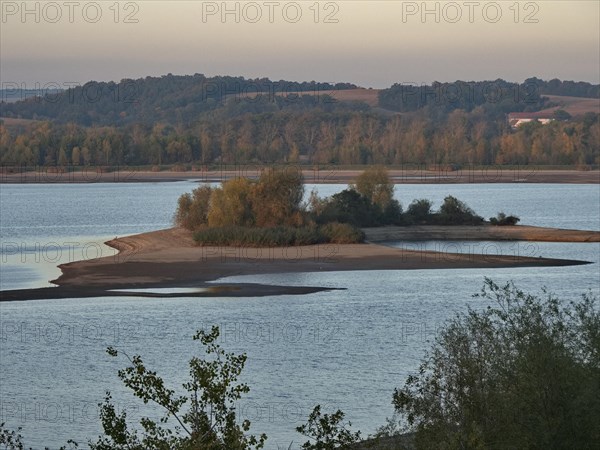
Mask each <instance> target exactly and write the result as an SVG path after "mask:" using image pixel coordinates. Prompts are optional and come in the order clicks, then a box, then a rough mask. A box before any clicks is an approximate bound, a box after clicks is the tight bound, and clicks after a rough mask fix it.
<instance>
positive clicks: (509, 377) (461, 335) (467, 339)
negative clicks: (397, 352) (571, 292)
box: [393, 279, 600, 450]
mask: <svg viewBox="0 0 600 450" xmlns="http://www.w3.org/2000/svg"><path fill="white" fill-rule="evenodd" d="M480 296H481V297H483V298H484V299H485V300H486V302H489V301H490V300H493V302H494V303H495V304H496V306H490V307H488V308H487V309H483V310H482V311H475V310H470V311H469V312H468V313H466V314H460V315H458V316H456V318H454V319H453V320H451V321H450V322H449V323H448V324H447V325H446V326H445V327H444V328H443V329H442V330H441V331H440V333H439V334H438V336H437V337H436V340H435V343H434V344H433V346H432V348H431V350H430V351H429V352H428V354H427V356H426V357H425V359H424V360H423V362H422V363H421V366H420V368H419V370H418V371H416V373H415V374H414V375H410V376H409V377H408V378H407V380H406V382H405V384H404V387H403V388H400V389H397V390H396V391H395V393H394V396H393V403H394V405H395V407H396V410H397V412H398V413H400V414H401V415H402V416H403V417H404V418H406V420H407V421H408V424H409V426H410V427H411V428H412V429H413V430H414V431H415V432H416V436H415V438H416V439H415V442H416V447H417V449H431V448H440V449H448V450H454V449H456V450H459V449H474V450H476V449H498V450H500V449H517V448H519V449H521V448H524V449H567V448H568V449H571V448H573V449H575V448H577V449H592V448H598V442H600V384H599V383H598V380H600V312H599V311H598V304H597V299H596V298H595V297H594V296H592V295H583V296H582V298H581V299H579V300H578V301H576V302H571V303H567V302H564V301H560V300H559V299H558V298H557V297H556V296H554V295H552V294H550V293H548V292H546V291H543V293H542V295H541V296H535V295H531V294H527V293H525V292H523V291H521V290H519V289H517V288H516V287H515V286H514V285H513V284H512V283H508V284H506V285H505V286H503V287H501V286H498V285H496V284H495V283H493V282H492V281H491V280H489V279H487V280H486V283H485V287H484V289H483V290H482V293H481V294H480Z"/></svg>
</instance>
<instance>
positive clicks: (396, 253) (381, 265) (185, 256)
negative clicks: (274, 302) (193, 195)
mask: <svg viewBox="0 0 600 450" xmlns="http://www.w3.org/2000/svg"><path fill="white" fill-rule="evenodd" d="M438 228H440V229H438V230H436V232H435V233H434V234H433V235H429V237H428V239H438V238H439V236H445V237H446V238H447V239H453V240H455V239H464V236H463V235H461V234H460V233H463V234H464V233H468V232H475V231H476V232H477V233H478V236H479V238H481V239H485V240H492V239H494V236H496V238H499V239H500V238H502V237H499V236H498V235H497V233H498V231H496V230H498V227H443V229H442V227H438ZM510 228H511V229H514V230H518V231H519V233H520V234H519V233H517V231H506V230H508V228H506V227H505V228H502V232H503V233H509V234H510V233H512V235H513V237H515V238H517V237H518V238H521V239H527V240H534V239H533V238H534V237H535V236H538V237H546V238H548V239H549V238H550V237H551V238H552V240H555V241H557V240H562V241H569V240H571V239H573V240H574V241H576V242H590V241H592V240H593V241H595V242H598V235H599V234H600V233H594V232H579V233H585V234H582V235H578V234H576V233H577V232H574V231H573V232H572V231H569V230H567V231H564V230H555V229H543V228H535V227H510ZM444 230H446V234H444V232H443V231H444ZM486 230H487V232H488V234H486ZM400 231H402V230H393V229H385V228H384V229H378V230H374V229H371V230H367V234H368V235H369V236H370V238H371V239H373V240H387V239H389V238H390V236H391V235H390V233H392V234H393V233H395V234H394V237H393V238H394V239H399V237H398V236H400V234H399V233H400ZM403 231H404V235H403V237H402V239H408V238H407V237H406V236H412V237H413V238H415V237H416V238H419V239H421V238H424V237H425V235H424V233H425V232H426V227H409V228H405V229H404V230H403ZM432 232H433V231H432ZM542 232H544V233H546V234H542ZM590 233H591V234H590ZM504 236H506V235H504ZM504 238H505V237H504ZM584 238H585V240H584V241H582V240H576V239H584ZM546 240H547V239H546ZM107 244H108V245H110V246H112V247H114V248H116V249H118V250H119V253H118V254H117V255H115V256H108V257H104V258H99V259H93V260H86V261H77V262H73V263H69V264H65V265H62V266H60V268H61V270H62V272H63V273H62V275H61V276H60V277H59V278H58V279H57V280H54V281H53V283H55V284H57V285H58V286H59V287H57V288H45V289H27V290H20V291H4V292H2V295H1V299H2V300H3V301H12V300H28V299H42V298H81V297H98V296H115V295H117V296H123V295H129V294H127V293H126V292H124V291H126V290H127V289H135V288H159V287H160V288H164V287H195V288H202V289H199V290H198V292H197V293H195V294H189V295H188V294H185V296H186V297H187V296H193V297H206V296H261V295H278V294H305V293H309V292H317V291H320V290H327V289H328V288H323V287H310V286H307V287H289V286H265V285H257V284H239V285H238V284H226V283H218V282H217V283H210V284H207V282H211V281H215V280H218V279H220V278H223V277H228V276H234V275H256V274H273V273H286V272H323V271H354V270H415V269H458V268H486V269H494V268H501V267H532V266H567V265H576V264H585V263H586V262H585V261H572V260H563V259H549V258H533V257H522V256H516V255H478V254H454V253H440V252H431V251H416V250H406V249H400V248H390V247H386V246H383V245H377V244H373V243H367V244H353V245H337V244H327V245H312V246H303V247H279V248H240V247H235V248H234V247H197V246H194V242H193V240H192V237H191V233H189V232H188V231H185V230H182V229H179V228H171V229H167V230H160V231H154V232H151V233H143V234H138V235H134V236H128V237H124V238H119V239H115V240H112V241H109V242H107ZM115 291H116V292H115ZM132 295H136V296H143V297H181V296H182V294H162V293H161V294H154V293H146V294H132Z"/></svg>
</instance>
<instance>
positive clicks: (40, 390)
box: [0, 182, 600, 449]
mask: <svg viewBox="0 0 600 450" xmlns="http://www.w3.org/2000/svg"><path fill="white" fill-rule="evenodd" d="M193 187H194V184H193V183H192V182H180V183H147V184H146V183H144V184H121V185H115V184H90V185H2V186H1V187H0V194H1V197H0V200H1V213H2V214H1V219H0V220H1V222H0V225H1V237H2V255H1V256H2V271H1V283H2V289H15V288H21V287H35V286H45V285H48V280H50V279H52V278H55V277H56V276H58V274H59V271H57V270H56V268H55V266H56V264H58V263H62V262H68V261H70V260H78V259H82V257H83V258H85V257H94V256H96V254H102V255H107V254H112V253H109V252H112V250H111V249H109V248H107V247H105V246H103V244H102V242H104V241H105V240H107V239H110V238H113V237H115V236H123V235H127V234H132V233H138V232H143V231H150V230H155V229H160V228H165V227H167V226H169V225H170V222H171V217H172V214H173V211H174V205H175V202H176V199H177V197H178V196H179V195H180V194H181V193H183V192H186V191H189V190H191V189H192V188H193ZM342 188H343V186H335V185H321V186H318V189H319V191H320V192H321V193H322V194H323V195H330V194H331V193H334V192H336V191H339V190H340V189H342ZM308 190H310V187H309V189H308ZM396 191H397V197H398V198H399V199H400V200H401V201H402V203H403V204H404V205H407V204H408V203H410V201H411V200H412V199H414V198H429V199H431V200H433V201H434V202H435V206H436V207H437V206H439V204H440V203H441V201H442V200H443V198H444V197H445V196H446V195H448V194H451V195H454V196H456V197H458V198H459V199H461V200H464V201H465V202H466V203H467V204H468V205H469V206H471V207H472V208H473V209H474V210H475V211H476V212H478V213H479V214H481V215H483V216H484V217H489V216H492V215H495V214H496V213H497V212H498V211H500V210H503V211H505V212H507V213H513V214H516V215H518V216H520V217H521V219H522V223H524V224H532V225H544V226H557V227H563V228H581V229H593V230H598V229H600V187H599V186H590V185H525V184H522V185H521V184H519V185H501V184H490V185H399V186H398V187H397V189H396ZM390 245H394V246H399V247H404V248H407V247H408V246H414V245H420V246H422V248H424V249H429V250H441V251H450V252H456V251H460V252H474V251H475V252H480V250H481V251H483V252H484V253H486V254H498V253H502V254H510V255H513V254H516V255H528V256H546V257H560V258H573V259H583V260H588V261H593V262H594V263H595V264H591V265H586V266H573V267H563V268H544V269H540V268H525V269H523V268H520V269H499V270H495V271H493V272H490V271H487V270H482V269H478V270H431V271H423V270H419V271H394V272H392V271H388V272H384V271H369V272H339V273H307V274H280V275H276V276H275V275H271V276H260V277H259V276H253V277H232V278H229V279H228V281H231V282H242V281H253V282H262V283H274V284H290V285H316V286H330V287H340V288H345V289H346V290H343V291H331V292H321V293H316V294H311V295H305V296H277V297H264V298H244V299H233V298H211V299H191V298H184V297H182V298H178V299H139V298H132V297H124V298H94V299H71V300H48V301H31V302H22V303H19V302H13V303H2V304H0V332H1V335H0V338H1V341H0V367H1V368H0V379H1V380H2V381H1V385H0V422H3V421H6V422H7V424H8V425H9V426H10V427H12V428H16V427H18V426H22V427H23V434H24V436H26V438H27V439H26V444H27V445H29V446H32V447H34V448H36V449H38V448H42V447H43V446H44V445H48V446H51V448H58V446H59V445H62V444H64V443H65V442H66V440H67V439H69V438H74V439H76V440H79V441H80V442H85V441H86V438H88V437H89V438H94V437H96V436H97V435H98V433H99V432H100V426H99V421H98V417H97V404H98V403H99V402H101V401H102V400H103V398H104V394H105V391H107V390H110V391H111V392H112V393H113V398H114V400H115V403H116V404H117V406H118V407H119V408H125V409H126V410H127V411H128V415H129V416H130V417H131V418H132V419H133V420H138V419H139V418H140V417H141V416H142V415H143V414H147V415H154V414H156V410H154V409H153V408H146V409H141V407H140V403H138V402H137V401H136V400H135V399H134V398H133V396H131V395H130V394H129V393H128V391H127V390H125V389H124V388H123V387H122V386H121V384H120V382H119V380H118V378H117V376H116V372H117V370H118V369H119V368H121V367H123V366H125V361H124V360H122V359H114V358H111V357H109V356H108V355H107V354H106V353H105V349H106V347H107V346H108V345H112V346H115V347H117V348H119V349H122V350H125V351H127V353H129V354H130V355H131V354H136V353H139V354H142V355H143V356H144V359H145V361H146V362H147V364H148V365H149V366H151V367H152V368H154V369H156V370H157V371H158V372H159V374H162V375H163V376H164V377H165V379H166V380H167V381H168V383H169V384H171V385H172V386H174V387H178V386H180V385H181V383H182V382H184V381H185V376H186V372H187V370H186V368H187V366H186V364H187V360H188V359H189V357H190V356H191V355H193V354H195V353H197V350H198V346H196V345H195V344H194V343H193V341H192V340H191V335H192V334H193V333H194V332H195V330H197V329H198V328H206V327H209V326H211V325H213V324H217V325H220V326H221V329H222V331H223V335H222V337H221V344H222V345H223V346H224V347H226V349H227V350H231V351H235V352H242V351H243V352H247V353H248V363H247V366H246V369H245V378H244V381H246V382H248V384H249V385H250V387H251V392H250V395H249V396H247V397H245V398H244V399H243V400H242V401H241V402H240V404H239V405H238V411H239V414H240V415H241V416H242V418H248V419H250V420H251V421H252V422H253V427H252V430H253V431H254V432H255V433H260V432H266V433H267V434H268V435H269V438H270V439H269V440H268V441H267V442H268V444H267V448H269V449H277V445H280V446H282V447H283V446H284V445H285V448H287V445H289V443H290V442H291V441H294V443H295V444H299V443H301V442H303V440H302V437H301V436H300V435H298V434H297V433H295V432H294V428H295V427H296V426H298V425H299V424H301V423H303V422H305V420H306V418H307V416H308V414H309V412H310V411H311V409H312V407H313V406H314V405H316V404H318V403H320V404H321V405H326V409H327V410H334V409H337V408H341V409H343V410H344V411H345V412H346V414H347V417H348V419H349V420H351V421H352V422H353V424H354V427H353V428H356V429H361V430H362V431H363V434H368V433H372V432H373V431H374V430H375V429H376V427H378V426H380V425H382V424H383V423H384V421H385V417H386V416H390V415H391V414H392V412H393V408H392V405H391V396H392V392H393V390H394V388H395V387H397V386H400V385H401V384H402V383H403V381H404V379H405V377H406V375H407V374H409V373H410V372H412V371H414V370H415V369H416V368H417V366H418V362H419V360H420V358H421V357H422V355H423V352H424V351H425V349H426V348H428V346H429V342H430V340H431V339H432V337H433V336H434V334H435V331H436V329H438V328H439V327H440V326H441V325H442V324H443V323H444V320H446V319H447V318H448V317H450V316H452V315H453V314H454V313H455V312H460V311H465V310H466V307H467V306H471V307H474V308H480V307H483V306H485V305H484V304H483V303H482V301H481V300H478V299H473V298H471V294H473V293H475V292H478V291H479V290H480V288H481V285H482V281H483V277H484V276H491V277H493V278H494V280H496V281H497V282H504V281H506V280H510V279H512V280H514V281H515V282H516V283H517V284H518V285H520V286H523V287H525V286H526V287H527V288H531V289H533V290H538V289H539V288H540V287H542V286H547V287H548V288H550V289H551V290H553V291H555V292H557V293H558V294H560V295H561V296H562V297H564V298H568V299H576V298H577V297H578V296H579V295H580V294H581V293H583V292H586V291H587V290H589V289H591V290H593V291H594V292H596V293H598V292H599V291H600V280H599V275H598V264H599V263H600V245H599V244H553V243H519V244H516V243H501V244H500V243H491V242H487V243H478V247H477V248H475V247H473V246H474V245H475V244H474V243H472V242H453V243H439V242H423V243H419V244H415V243H390ZM441 257H449V256H447V255H445V256H444V255H442V256H441ZM84 447H85V446H84ZM296 448H297V447H296Z"/></svg>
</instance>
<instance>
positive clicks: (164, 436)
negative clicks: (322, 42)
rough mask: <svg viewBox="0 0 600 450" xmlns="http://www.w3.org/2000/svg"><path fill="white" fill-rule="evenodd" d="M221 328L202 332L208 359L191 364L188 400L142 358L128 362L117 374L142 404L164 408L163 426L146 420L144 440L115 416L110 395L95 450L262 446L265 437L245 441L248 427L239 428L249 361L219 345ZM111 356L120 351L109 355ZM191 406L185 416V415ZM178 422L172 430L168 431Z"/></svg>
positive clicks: (246, 423)
mask: <svg viewBox="0 0 600 450" xmlns="http://www.w3.org/2000/svg"><path fill="white" fill-rule="evenodd" d="M218 338H219V329H218V327H213V328H212V330H211V331H210V332H205V331H203V330H200V331H198V332H197V333H196V335H195V336H194V340H195V341H200V343H201V344H202V345H203V346H204V347H205V352H206V355H205V357H204V358H198V357H194V358H192V359H191V360H190V362H189V373H190V379H189V381H188V382H187V383H185V384H184V385H183V387H184V388H185V389H186V390H187V391H188V393H189V396H178V395H176V394H175V391H174V390H172V389H169V388H167V387H166V386H165V384H164V381H163V379H162V378H161V377H159V376H157V374H156V372H153V371H151V370H149V369H147V368H146V366H145V365H144V362H143V361H142V358H141V357H140V356H134V357H133V358H129V357H128V359H129V361H130V363H131V365H130V366H129V367H127V368H125V369H122V370H120V371H119V378H121V380H123V383H124V384H125V386H127V387H128V388H130V389H131V390H132V391H133V393H134V394H135V396H136V397H138V398H140V399H141V400H142V401H143V402H144V403H148V402H153V403H156V404H158V405H159V406H161V407H162V408H163V409H164V411H165V415H164V417H162V418H161V419H160V421H159V422H155V421H153V420H151V419H149V418H143V419H141V421H140V425H141V427H142V429H143V433H142V435H141V436H138V434H137V433H136V432H135V431H133V430H130V429H129V426H128V424H127V417H126V414H125V412H122V413H121V414H120V415H118V414H117V412H116V411H115V407H114V405H113V404H112V401H111V396H110V394H109V393H108V394H107V396H106V400H105V402H104V404H103V405H101V406H102V408H101V411H100V418H101V420H102V428H103V429H104V434H105V435H104V436H101V437H100V438H99V439H98V441H97V442H96V443H92V442H90V448H91V449H92V450H151V449H156V450H163V449H164V450H209V449H210V450H234V449H235V450H248V449H260V448H262V447H263V446H264V443H265V440H266V436H265V435H261V436H260V437H258V438H257V437H255V436H252V435H246V434H245V433H246V432H248V430H249V429H250V421H248V420H244V421H243V422H242V424H241V425H240V424H238V423H237V419H236V408H235V405H236V403H237V402H238V401H239V400H240V398H241V397H242V394H245V393H247V392H248V391H249V390H250V388H249V387H248V386H247V385H246V384H243V383H241V384H240V383H238V382H237V381H238V378H239V376H240V374H241V372H242V370H243V368H244V365H245V363H246V355H245V354H241V355H234V354H233V353H226V352H225V351H224V350H223V349H222V348H221V347H220V346H219V345H218V344H217V343H216V341H217V339H218ZM108 353H109V354H110V355H112V356H118V353H119V352H117V350H114V349H112V348H109V349H108ZM186 403H187V404H188V405H189V406H188V408H187V411H184V410H182V409H183V406H184V405H185V404H186ZM169 420H170V421H171V422H176V424H177V426H176V427H175V428H174V429H173V428H172V427H170V426H166V425H167V423H168V422H169Z"/></svg>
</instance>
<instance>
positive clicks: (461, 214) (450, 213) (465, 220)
mask: <svg viewBox="0 0 600 450" xmlns="http://www.w3.org/2000/svg"><path fill="white" fill-rule="evenodd" d="M434 220H435V221H436V222H437V223H439V224H440V225H478V224H481V223H483V217H481V216H478V215H477V214H475V211H473V210H472V209H471V208H469V207H468V206H467V205H466V204H465V203H464V202H462V201H460V200H458V199H457V198H456V197H453V196H451V195H449V196H447V197H446V198H445V199H444V203H443V204H442V206H441V207H440V211H439V213H438V214H437V215H436V217H435V219H434Z"/></svg>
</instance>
